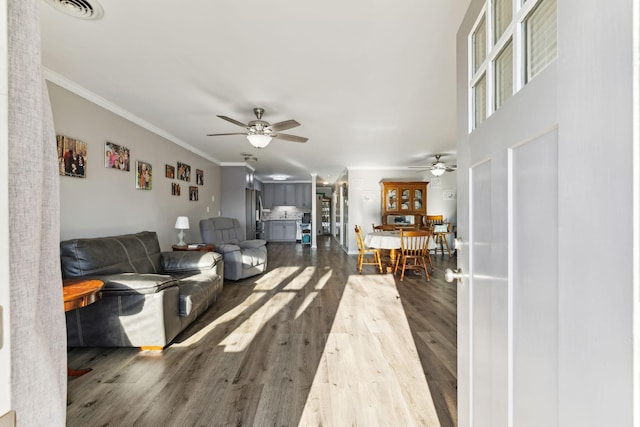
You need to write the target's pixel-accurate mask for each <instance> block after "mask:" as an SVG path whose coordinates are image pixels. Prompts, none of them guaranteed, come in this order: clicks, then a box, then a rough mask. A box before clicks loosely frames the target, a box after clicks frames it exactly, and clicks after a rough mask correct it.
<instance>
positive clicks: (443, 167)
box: [409, 154, 458, 176]
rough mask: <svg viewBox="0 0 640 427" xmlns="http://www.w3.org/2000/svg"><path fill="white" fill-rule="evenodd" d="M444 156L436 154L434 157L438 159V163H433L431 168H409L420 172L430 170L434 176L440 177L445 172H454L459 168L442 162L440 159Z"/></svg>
mask: <svg viewBox="0 0 640 427" xmlns="http://www.w3.org/2000/svg"><path fill="white" fill-rule="evenodd" d="M442 156H443V155H442V154H436V155H434V157H435V158H436V161H435V162H433V163H431V165H429V166H426V167H425V166H409V168H412V169H420V170H428V171H431V173H432V174H433V175H434V176H440V175H442V174H443V173H445V172H453V171H454V170H456V168H457V167H458V166H457V165H448V164H446V163H444V162H441V161H440V157H442Z"/></svg>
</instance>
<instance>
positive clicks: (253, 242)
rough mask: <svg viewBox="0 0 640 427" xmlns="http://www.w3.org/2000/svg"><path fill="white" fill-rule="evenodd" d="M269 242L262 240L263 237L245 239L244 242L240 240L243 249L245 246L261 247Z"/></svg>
mask: <svg viewBox="0 0 640 427" xmlns="http://www.w3.org/2000/svg"><path fill="white" fill-rule="evenodd" d="M266 244H267V241H266V240H262V239H251V240H245V241H244V242H240V243H239V246H240V247H241V248H242V249H245V248H260V247H262V246H264V245H266Z"/></svg>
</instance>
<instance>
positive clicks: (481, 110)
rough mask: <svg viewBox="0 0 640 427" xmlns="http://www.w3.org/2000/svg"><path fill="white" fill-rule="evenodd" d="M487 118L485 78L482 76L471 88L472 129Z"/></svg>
mask: <svg viewBox="0 0 640 427" xmlns="http://www.w3.org/2000/svg"><path fill="white" fill-rule="evenodd" d="M486 117H487V76H486V75H483V76H482V78H480V80H478V83H476V85H475V86H474V87H473V127H474V129H475V128H477V127H478V126H479V125H480V123H482V122H483V121H484V119H485V118H486Z"/></svg>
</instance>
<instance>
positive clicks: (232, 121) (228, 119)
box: [218, 116, 249, 128]
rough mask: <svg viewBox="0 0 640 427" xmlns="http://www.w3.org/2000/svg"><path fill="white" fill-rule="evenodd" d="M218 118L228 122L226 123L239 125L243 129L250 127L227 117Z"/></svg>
mask: <svg viewBox="0 0 640 427" xmlns="http://www.w3.org/2000/svg"><path fill="white" fill-rule="evenodd" d="M218 117H220V118H221V119H222V120H226V121H228V122H230V123H233V124H234V125H238V126H240V127H243V128H246V127H249V125H245V124H244V123H242V122H239V121H237V120H235V119H232V118H230V117H227V116H218Z"/></svg>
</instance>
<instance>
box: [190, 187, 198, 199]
mask: <svg viewBox="0 0 640 427" xmlns="http://www.w3.org/2000/svg"><path fill="white" fill-rule="evenodd" d="M189 200H191V201H192V202H197V201H198V187H196V186H194V185H192V186H189Z"/></svg>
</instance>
